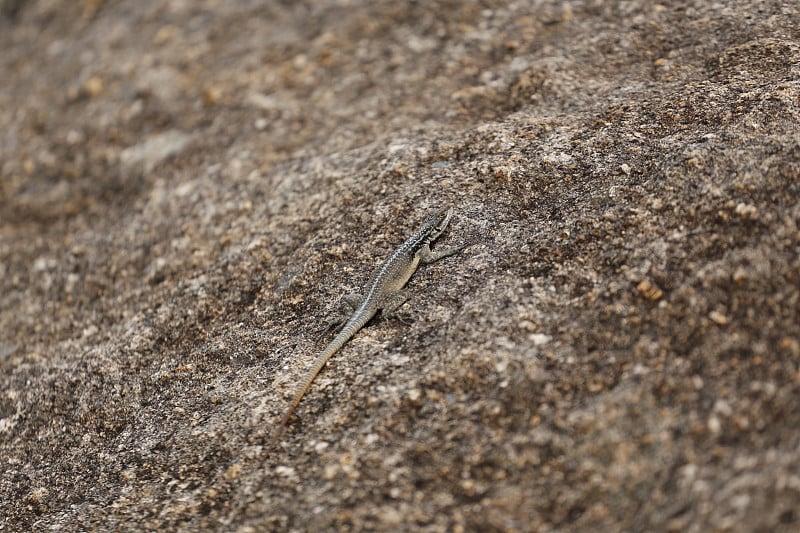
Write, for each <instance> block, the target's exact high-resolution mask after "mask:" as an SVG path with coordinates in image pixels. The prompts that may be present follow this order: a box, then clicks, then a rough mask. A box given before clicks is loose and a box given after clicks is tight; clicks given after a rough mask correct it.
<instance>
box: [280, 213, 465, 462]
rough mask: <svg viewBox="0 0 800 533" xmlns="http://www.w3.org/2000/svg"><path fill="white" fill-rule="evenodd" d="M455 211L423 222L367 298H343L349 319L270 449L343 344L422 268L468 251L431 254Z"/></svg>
mask: <svg viewBox="0 0 800 533" xmlns="http://www.w3.org/2000/svg"><path fill="white" fill-rule="evenodd" d="M452 216H453V210H452V208H451V209H446V210H445V209H442V210H439V211H436V212H434V213H431V214H430V215H428V217H427V218H426V219H425V221H424V222H423V223H422V226H421V227H420V228H419V230H417V232H416V233H414V234H413V235H412V236H411V237H409V238H408V239H407V240H406V241H405V242H404V243H403V244H402V245H400V247H399V248H397V249H396V250H395V251H394V252H393V253H392V254H391V255H390V256H389V257H388V258H387V259H386V260H385V261H384V262H383V263H382V264H381V266H380V267H378V270H377V271H375V274H374V275H373V277H372V280H371V281H370V283H369V285H368V287H367V291H366V294H365V295H360V294H348V295H345V296H344V297H343V298H342V307H343V308H344V309H345V310H346V311H347V312H348V313H349V315H350V316H349V318H345V319H344V320H342V322H340V323H339V324H342V323H344V327H342V329H341V330H340V331H339V334H338V335H336V337H334V339H333V340H332V341H331V342H330V343H329V344H328V346H327V347H326V348H325V349H324V350H323V351H322V353H320V355H319V356H318V357H317V359H316V361H315V362H314V366H313V367H312V369H311V371H310V372H308V373H307V374H306V377H305V379H304V380H303V382H302V384H301V385H300V387H299V388H298V389H297V392H296V393H295V395H294V399H293V400H292V402H291V404H289V408H288V409H287V410H286V414H284V415H283V418H282V419H281V420H280V422H278V426H277V428H276V429H275V434H274V436H273V437H272V440H271V442H270V444H269V446H268V448H267V449H268V450H272V449H273V448H274V447H275V446H276V445H277V444H278V441H279V440H280V437H281V435H282V434H283V430H284V428H285V427H286V425H287V424H288V422H289V419H290V418H291V417H292V415H293V414H294V412H295V410H296V409H297V406H298V405H300V401H301V400H302V399H303V396H305V394H306V393H307V392H308V390H309V388H311V383H312V382H313V381H314V379H315V378H316V377H317V375H318V374H319V373H320V371H321V370H322V368H323V367H324V366H325V364H326V363H327V362H328V360H329V359H330V358H331V357H333V355H334V354H335V353H336V352H338V351H339V350H340V349H341V348H342V346H344V344H345V343H346V342H347V341H349V340H350V339H352V338H353V336H354V335H355V334H356V333H358V331H359V330H360V329H361V328H363V327H364V326H365V325H366V324H367V322H369V321H370V320H371V319H372V318H373V317H374V316H375V315H376V314H377V313H378V311H381V313H382V314H383V315H384V316H386V315H389V314H391V313H392V312H393V311H395V310H396V309H397V308H398V307H400V306H401V305H402V304H403V303H404V302H405V301H406V300H407V297H406V295H405V294H404V292H403V291H402V289H403V287H404V286H405V284H406V282H408V280H409V279H410V278H411V276H412V275H414V273H415V272H416V271H417V268H418V267H419V265H427V264H429V263H433V262H434V261H438V260H439V259H442V258H444V257H447V256H450V255H453V254H455V253H457V252H459V251H460V250H461V249H463V248H465V247H466V246H467V244H462V245H459V246H453V247H450V248H445V249H443V250H437V251H432V250H431V243H433V241H435V240H436V239H438V238H439V236H441V234H442V233H443V232H444V230H445V229H446V228H447V225H448V224H449V223H450V218H451V217H452Z"/></svg>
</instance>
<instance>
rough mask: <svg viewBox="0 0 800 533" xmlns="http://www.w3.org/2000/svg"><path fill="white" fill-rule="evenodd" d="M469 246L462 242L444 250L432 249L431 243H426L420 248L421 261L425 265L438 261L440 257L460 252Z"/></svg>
mask: <svg viewBox="0 0 800 533" xmlns="http://www.w3.org/2000/svg"><path fill="white" fill-rule="evenodd" d="M467 246H468V244H460V245H458V246H452V247H450V248H445V249H444V250H436V251H432V250H431V247H430V245H428V244H426V245H425V246H423V247H422V248H420V250H419V262H420V263H422V264H423V265H428V264H430V263H433V262H434V261H438V260H439V259H443V258H445V257H447V256H450V255H453V254H455V253H458V252H460V251H461V250H463V249H464V248H466V247H467Z"/></svg>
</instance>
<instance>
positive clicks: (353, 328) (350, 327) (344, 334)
mask: <svg viewBox="0 0 800 533" xmlns="http://www.w3.org/2000/svg"><path fill="white" fill-rule="evenodd" d="M373 315H374V313H373ZM370 318H372V315H368V316H363V317H361V318H359V319H358V320H355V321H351V322H348V323H347V325H345V327H344V329H342V331H341V332H339V334H338V335H337V336H336V338H334V339H333V340H332V341H331V342H330V344H328V346H327V347H326V348H325V350H324V351H323V352H322V353H321V354H320V355H319V357H317V361H316V362H315V363H314V368H313V369H312V370H311V372H309V373H308V375H307V376H306V379H305V380H304V381H303V384H302V385H301V386H300V388H299V389H297V392H296V393H295V395H294V399H293V400H292V403H291V404H290V405H289V408H288V409H287V410H286V414H285V415H283V418H281V421H280V422H278V427H277V428H275V434H274V435H273V436H272V439H271V440H270V442H269V445H268V446H267V451H268V452H270V451H272V450H273V449H274V448H275V446H276V445H277V444H278V442H280V438H281V435H283V431H284V429H285V428H286V425H287V424H288V423H289V419H291V418H292V415H293V414H294V412H295V410H296V409H297V406H298V405H300V400H302V399H303V396H305V394H306V393H307V392H308V389H310V388H311V383H313V382H314V379H315V378H316V377H317V374H319V373H320V371H321V370H322V367H324V366H325V363H327V362H328V359H330V358H331V357H333V354H335V353H336V352H338V351H339V349H340V348H341V347H342V346H344V343H346V342H347V341H349V340H350V339H351V338H352V337H353V335H355V334H356V332H357V331H358V330H360V329H361V328H363V327H364V325H366V323H367V322H369V319H370Z"/></svg>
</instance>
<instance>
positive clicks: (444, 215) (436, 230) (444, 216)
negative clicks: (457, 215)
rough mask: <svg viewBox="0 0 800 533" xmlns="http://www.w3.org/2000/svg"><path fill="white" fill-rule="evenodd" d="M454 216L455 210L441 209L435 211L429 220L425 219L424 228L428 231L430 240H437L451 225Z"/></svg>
mask: <svg viewBox="0 0 800 533" xmlns="http://www.w3.org/2000/svg"><path fill="white" fill-rule="evenodd" d="M452 216H453V208H452V207H451V208H447V209H439V210H438V211H434V212H433V213H431V214H430V215H428V218H426V219H425V222H424V223H423V225H422V227H423V229H424V230H427V231H428V233H429V235H430V239H431V240H433V239H436V238H437V237H438V236H439V235H440V234H441V233H442V232H443V231H444V230H445V228H446V227H447V225H448V224H449V223H450V218H451V217H452Z"/></svg>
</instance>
